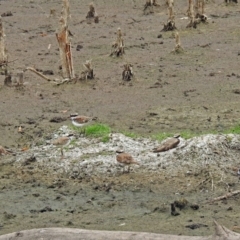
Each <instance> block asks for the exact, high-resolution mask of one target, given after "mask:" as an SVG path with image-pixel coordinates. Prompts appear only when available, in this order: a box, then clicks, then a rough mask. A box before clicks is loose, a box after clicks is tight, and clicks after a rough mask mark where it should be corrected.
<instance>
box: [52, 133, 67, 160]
mask: <svg viewBox="0 0 240 240" xmlns="http://www.w3.org/2000/svg"><path fill="white" fill-rule="evenodd" d="M69 143H70V138H69V137H67V136H65V137H59V138H57V139H54V140H53V141H52V144H53V145H55V146H58V147H60V148H61V155H62V157H63V147H64V146H67V145H68V144H69Z"/></svg>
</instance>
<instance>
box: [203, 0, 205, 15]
mask: <svg viewBox="0 0 240 240" xmlns="http://www.w3.org/2000/svg"><path fill="white" fill-rule="evenodd" d="M203 14H205V0H202V15H203Z"/></svg>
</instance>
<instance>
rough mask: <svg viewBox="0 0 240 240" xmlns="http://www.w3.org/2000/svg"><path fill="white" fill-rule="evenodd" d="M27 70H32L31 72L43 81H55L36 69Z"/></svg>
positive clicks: (28, 68) (29, 68)
mask: <svg viewBox="0 0 240 240" xmlns="http://www.w3.org/2000/svg"><path fill="white" fill-rule="evenodd" d="M26 70H30V71H32V72H34V73H36V74H37V75H38V76H39V77H41V78H43V79H45V80H47V81H54V80H52V79H50V78H48V77H46V76H45V75H43V74H42V73H40V72H38V71H37V70H36V69H34V68H32V67H27V68H26Z"/></svg>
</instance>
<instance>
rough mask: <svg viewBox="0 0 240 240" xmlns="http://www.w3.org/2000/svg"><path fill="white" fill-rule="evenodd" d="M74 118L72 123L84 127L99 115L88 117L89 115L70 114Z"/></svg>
mask: <svg viewBox="0 0 240 240" xmlns="http://www.w3.org/2000/svg"><path fill="white" fill-rule="evenodd" d="M70 118H71V120H72V124H73V125H74V126H76V127H82V126H84V125H86V124H88V123H90V122H91V121H93V120H97V117H87V116H80V115H70Z"/></svg>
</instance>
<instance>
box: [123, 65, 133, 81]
mask: <svg viewBox="0 0 240 240" xmlns="http://www.w3.org/2000/svg"><path fill="white" fill-rule="evenodd" d="M123 67H124V70H123V72H122V80H123V81H131V80H132V79H133V77H134V73H133V66H132V64H124V65H123Z"/></svg>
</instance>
